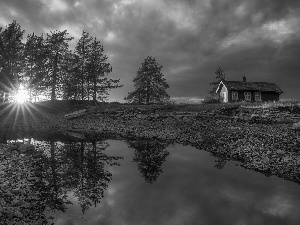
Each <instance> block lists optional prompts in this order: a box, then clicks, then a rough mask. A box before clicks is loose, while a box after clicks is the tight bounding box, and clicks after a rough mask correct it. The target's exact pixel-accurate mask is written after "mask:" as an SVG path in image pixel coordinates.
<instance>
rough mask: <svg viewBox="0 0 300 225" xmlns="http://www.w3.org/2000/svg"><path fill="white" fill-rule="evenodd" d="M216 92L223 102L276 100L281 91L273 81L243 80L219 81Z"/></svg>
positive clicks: (244, 78)
mask: <svg viewBox="0 0 300 225" xmlns="http://www.w3.org/2000/svg"><path fill="white" fill-rule="evenodd" d="M216 93H219V94H220V96H221V97H222V98H223V101H224V102H236V101H249V102H259V101H278V100H279V95H280V94H281V93H283V91H282V90H281V89H280V88H279V87H278V86H277V85H276V84H274V83H269V82H247V80H246V77H243V81H226V80H222V81H220V83H219V85H218V87H217V90H216Z"/></svg>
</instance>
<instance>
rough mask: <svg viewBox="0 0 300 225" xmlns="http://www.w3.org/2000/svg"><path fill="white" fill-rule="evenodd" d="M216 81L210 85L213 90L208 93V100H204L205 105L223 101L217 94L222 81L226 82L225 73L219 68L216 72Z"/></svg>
mask: <svg viewBox="0 0 300 225" xmlns="http://www.w3.org/2000/svg"><path fill="white" fill-rule="evenodd" d="M214 74H215V79H216V81H214V82H212V83H210V85H212V89H211V90H210V91H209V92H208V96H207V98H206V99H205V100H204V102H205V103H218V102H220V101H221V98H220V95H219V94H217V93H216V90H217V88H218V85H219V83H220V82H221V81H222V80H225V72H224V70H223V69H222V68H221V67H219V68H218V69H216V71H215V73H214Z"/></svg>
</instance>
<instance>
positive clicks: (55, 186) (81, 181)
mask: <svg viewBox="0 0 300 225" xmlns="http://www.w3.org/2000/svg"><path fill="white" fill-rule="evenodd" d="M35 144H36V145H35V147H31V148H28V149H26V150H24V151H23V152H21V153H22V154H23V153H25V154H26V158H24V157H25V156H20V158H21V159H25V161H22V160H21V161H20V160H19V159H18V158H17V159H16V160H15V161H16V162H19V161H20V163H21V164H20V163H19V164H20V166H19V164H16V163H15V164H16V167H17V168H16V169H18V170H17V171H16V172H14V174H17V175H18V174H21V175H20V176H23V177H24V179H23V178H22V180H20V178H19V179H15V180H16V181H15V182H13V183H15V186H16V187H17V188H14V190H15V192H18V193H19V192H20V193H21V189H20V187H22V189H24V190H26V191H25V192H22V193H23V195H24V197H23V198H24V201H23V202H25V203H26V206H23V205H21V207H19V208H23V207H25V209H26V210H23V209H22V210H21V211H20V212H21V213H23V215H24V216H25V215H27V216H28V218H27V220H26V221H30V218H32V221H41V220H42V221H46V217H45V212H46V211H57V210H60V211H65V210H66V204H70V202H69V201H68V200H67V193H68V192H69V191H72V192H74V196H75V197H77V199H78V201H79V204H80V206H81V208H82V211H83V213H84V212H85V211H86V210H87V209H88V208H89V206H91V205H92V204H94V205H96V204H97V203H99V202H100V200H101V199H102V198H103V195H104V191H105V190H106V189H107V187H108V183H109V181H110V180H111V177H112V174H111V173H110V172H109V171H107V165H115V164H118V159H120V157H114V156H109V155H107V154H105V153H104V152H103V151H104V150H105V149H106V148H107V147H108V144H107V143H106V142H97V141H93V142H92V143H86V142H70V143H62V142H54V141H47V142H45V141H43V142H39V143H35ZM22 154H21V155H22ZM0 156H1V155H0ZM27 156H28V159H27ZM0 159H1V157H0ZM0 162H1V160H0ZM23 164H24V166H23ZM23 167H24V168H25V169H23ZM5 174H6V173H5ZM22 174H24V175H22ZM0 175H1V174H0ZM18 176H19V175H18ZM0 177H1V176H0ZM4 180H5V179H4ZM18 181H20V182H19V183H18ZM11 183H12V182H11ZM0 187H1V185H0ZM0 192H1V189H0ZM7 193H10V192H7ZM0 194H1V193H0ZM13 197H16V198H19V197H17V196H15V195H12V194H9V195H7V201H8V202H11V199H12V198H13ZM27 202H30V203H27ZM4 203H5V202H4ZM0 208H1V201H0ZM6 208H8V207H6ZM16 212H17V213H18V212H19V211H16ZM28 212H31V213H32V215H30V214H29V213H28ZM19 214H20V213H19ZM33 214H34V215H33ZM7 215H8V216H9V215H10V214H7ZM20 215H21V214H20ZM2 216H3V215H2ZM2 216H1V213H0V217H1V220H2ZM5 216H6V214H5ZM8 216H7V218H6V217H5V218H4V219H9V217H8ZM29 217H30V218H29ZM5 221H6V220H5ZM41 224H44V223H41Z"/></svg>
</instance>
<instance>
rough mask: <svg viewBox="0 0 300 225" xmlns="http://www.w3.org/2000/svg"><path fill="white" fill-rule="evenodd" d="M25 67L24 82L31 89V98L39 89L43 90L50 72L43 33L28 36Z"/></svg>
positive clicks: (24, 57) (25, 49) (24, 55)
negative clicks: (45, 78) (47, 65)
mask: <svg viewBox="0 0 300 225" xmlns="http://www.w3.org/2000/svg"><path fill="white" fill-rule="evenodd" d="M23 59H24V69H23V72H24V74H23V78H22V80H23V83H24V84H25V85H26V89H28V90H29V95H30V99H31V97H32V95H33V94H35V96H36V95H37V94H38V93H37V91H42V90H43V89H42V86H41V85H40V84H41V83H42V80H43V79H44V77H45V76H46V75H47V74H48V70H47V67H46V66H45V65H46V64H47V60H48V58H47V49H46V47H45V40H44V37H43V35H41V36H37V35H35V34H34V33H33V34H29V35H28V36H27V41H26V43H25V48H24V54H23Z"/></svg>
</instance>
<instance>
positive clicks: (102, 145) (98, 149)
mask: <svg viewBox="0 0 300 225" xmlns="http://www.w3.org/2000/svg"><path fill="white" fill-rule="evenodd" d="M108 146H109V145H108V143H106V142H97V141H93V142H92V143H84V142H79V143H70V144H67V145H65V157H64V158H65V161H66V171H65V173H64V180H65V182H66V183H65V185H66V187H68V189H69V190H72V191H73V192H74V195H75V196H76V197H77V198H78V201H79V204H80V206H81V208H82V212H83V213H84V212H85V211H86V210H87V209H88V208H89V206H91V205H92V204H94V205H95V206H96V204H97V203H99V202H100V200H101V199H102V198H103V195H104V191H105V190H106V189H107V187H108V183H109V181H110V180H111V177H112V174H111V173H110V172H109V171H106V170H105V166H106V165H113V164H115V163H117V160H118V159H120V157H114V156H109V155H107V154H105V153H104V152H103V151H104V150H105V149H106V148H107V147H108Z"/></svg>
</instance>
